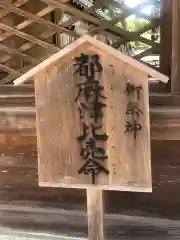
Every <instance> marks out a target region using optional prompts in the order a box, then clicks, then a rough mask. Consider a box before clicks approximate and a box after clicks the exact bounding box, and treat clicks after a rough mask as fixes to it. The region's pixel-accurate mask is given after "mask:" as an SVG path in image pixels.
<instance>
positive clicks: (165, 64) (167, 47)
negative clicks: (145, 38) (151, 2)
mask: <svg viewBox="0 0 180 240" xmlns="http://www.w3.org/2000/svg"><path fill="white" fill-rule="evenodd" d="M172 2H173V1H172V0H161V2H160V4H161V17H160V34H161V42H160V71H161V72H162V73H164V74H166V75H167V76H169V77H170V76H171V59H172V27H173V29H174V28H175V26H174V25H173V24H172ZM174 30H175V31H177V32H178V27H177V29H174Z"/></svg>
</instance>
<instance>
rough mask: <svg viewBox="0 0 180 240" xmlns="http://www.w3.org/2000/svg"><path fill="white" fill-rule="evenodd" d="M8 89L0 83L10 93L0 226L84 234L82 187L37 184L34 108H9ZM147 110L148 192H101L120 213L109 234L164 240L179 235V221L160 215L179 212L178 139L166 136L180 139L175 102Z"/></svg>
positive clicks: (2, 123)
mask: <svg viewBox="0 0 180 240" xmlns="http://www.w3.org/2000/svg"><path fill="white" fill-rule="evenodd" d="M10 89H11V87H9V86H5V87H4V88H2V87H1V88H0V94H2V93H3V94H6V93H7V91H8V92H9V95H10V96H11V100H8V101H9V103H8V106H6V107H1V108H0V222H1V225H3V226H7V227H11V228H17V229H19V228H21V229H29V231H30V230H32V229H34V230H37V231H38V230H41V231H47V232H56V233H57V232H58V233H64V234H65V235H67V233H69V234H72V235H74V236H84V237H86V236H87V219H86V217H85V216H86V215H85V211H86V192H85V191H84V190H73V189H52V188H45V189H44V188H39V187H38V181H37V150H36V128H35V108H34V107H32V106H30V105H29V104H28V105H27V106H26V105H24V107H22V106H20V104H18V105H17V107H16V108H14V107H13V106H14V102H13V96H12V95H13V94H11V93H10ZM22 89H24V90H23V91H24V93H23V94H25V93H26V94H31V93H32V91H31V90H32V89H31V88H30V87H25V88H24V87H23V86H22V87H20V88H19V87H16V88H13V91H14V92H15V94H20V92H21V91H22ZM13 91H12V92H13ZM31 99H32V104H33V102H34V97H32V96H31ZM3 101H4V100H3ZM11 101H12V105H11ZM4 103H5V101H4ZM150 110H151V111H150V112H151V137H152V141H151V147H152V179H153V193H152V194H150V193H126V192H124V193H123V192H106V193H105V204H106V213H115V214H118V215H119V218H118V219H117V218H116V217H115V218H112V220H105V229H106V232H107V234H108V237H109V239H113V238H114V239H121V238H122V239H132V237H134V238H135V237H136V238H137V239H150V240H151V239H152V240H154V239H157V240H159V239H165V240H166V239H167V240H169V239H175V237H179V235H180V233H179V227H180V223H179V221H178V220H177V221H171V220H165V219H166V218H170V219H179V216H180V202H179V197H180V177H179V176H180V174H179V173H180V161H179V156H180V148H179V146H180V140H176V141H170V140H168V139H179V136H180V132H179V129H180V121H179V119H180V111H179V107H178V106H176V107H173V106H167V107H162V106H154V107H151V109H150ZM155 139H157V140H155ZM120 202H121V204H120ZM49 208H50V209H49ZM62 209H63V210H62ZM64 209H66V210H68V211H66V210H64ZM70 210H76V211H72V212H71V211H70ZM81 211H84V213H83V214H82V213H81ZM81 215H83V216H84V217H81ZM124 215H126V216H124ZM127 215H131V216H134V217H128V216H127ZM137 216H141V217H142V218H141V217H137ZM144 217H145V218H144ZM150 217H152V218H153V217H154V218H155V219H149V218H150ZM157 218H158V220H157ZM163 218H164V219H163ZM105 219H106V218H105ZM173 237H174V238H173Z"/></svg>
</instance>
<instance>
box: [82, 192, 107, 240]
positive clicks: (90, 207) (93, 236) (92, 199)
mask: <svg viewBox="0 0 180 240" xmlns="http://www.w3.org/2000/svg"><path fill="white" fill-rule="evenodd" d="M86 194H87V218H88V239H89V240H104V239H105V236H104V191H102V190H101V189H87V190H86Z"/></svg>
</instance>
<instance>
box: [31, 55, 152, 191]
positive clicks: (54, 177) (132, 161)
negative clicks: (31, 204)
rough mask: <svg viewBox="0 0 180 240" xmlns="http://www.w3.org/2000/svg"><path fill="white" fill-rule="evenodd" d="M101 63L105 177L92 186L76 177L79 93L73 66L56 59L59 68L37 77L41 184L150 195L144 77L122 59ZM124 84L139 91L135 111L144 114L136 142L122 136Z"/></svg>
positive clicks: (105, 57) (104, 58)
mask: <svg viewBox="0 0 180 240" xmlns="http://www.w3.org/2000/svg"><path fill="white" fill-rule="evenodd" d="M100 58H101V63H102V65H103V68H104V70H103V73H102V76H101V82H102V84H103V86H104V92H103V95H104V96H106V97H107V99H106V101H105V102H104V103H105V104H106V106H107V107H106V108H105V112H104V117H103V128H104V129H103V133H104V132H107V133H108V135H109V138H108V140H107V142H106V149H107V152H108V159H107V160H106V161H105V164H104V166H105V168H106V169H109V174H103V173H102V174H99V175H98V177H97V178H96V184H95V185H93V186H92V177H91V176H87V175H86V176H84V175H83V174H78V171H77V170H78V169H80V168H81V166H82V159H81V158H80V157H79V156H80V149H79V144H78V142H77V140H76V137H78V136H80V135H81V134H82V133H83V130H82V129H81V124H80V118H79V110H78V107H77V106H76V104H75V103H74V99H75V98H76V96H77V93H78V91H77V87H76V83H77V79H76V77H74V76H73V71H74V69H73V68H72V67H71V65H70V64H69V67H67V63H66V62H65V63H64V64H62V63H61V59H59V62H58V63H57V64H55V65H54V66H52V67H51V68H47V69H45V70H44V71H43V72H40V73H39V74H37V75H36V76H35V95H36V123H37V139H38V141H37V143H38V160H39V184H40V186H49V187H70V188H71V187H74V188H87V187H88V188H89V187H93V188H99V189H104V190H121V191H137V192H139V191H140V192H151V190H152V184H151V153H150V129H149V102H148V75H147V74H146V73H144V72H141V71H139V70H137V69H136V68H135V67H132V66H131V65H127V64H125V63H124V62H123V58H122V61H121V60H118V61H117V59H115V58H114V57H110V56H109V55H108V54H106V52H102V53H101V54H100ZM110 63H111V64H112V65H113V70H112V69H111V68H110V67H109V64H110ZM109 79H111V82H109ZM137 79H138V80H137ZM118 80H119V81H118ZM128 80H130V81H131V82H132V83H134V84H135V85H140V86H141V87H142V91H141V93H140V100H139V108H140V109H141V111H142V113H143V114H142V115H141V117H140V124H142V126H143V127H142V130H141V131H140V132H139V133H138V137H137V139H136V140H134V138H133V135H132V134H128V133H127V134H124V126H125V124H126V120H127V119H125V118H124V114H125V112H126V108H127V107H126V105H127V103H128V101H127V98H126V95H125V94H124V91H125V86H126V82H127V81H128ZM117 102H118V104H117ZM62 109H63V111H62ZM61 136H63V138H62V137H61ZM118 143H119V144H118ZM69 147H70V148H69Z"/></svg>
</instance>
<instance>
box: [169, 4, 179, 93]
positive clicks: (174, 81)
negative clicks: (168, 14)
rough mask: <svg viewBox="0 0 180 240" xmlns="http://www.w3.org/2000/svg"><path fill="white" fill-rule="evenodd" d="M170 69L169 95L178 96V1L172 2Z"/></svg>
mask: <svg viewBox="0 0 180 240" xmlns="http://www.w3.org/2000/svg"><path fill="white" fill-rule="evenodd" d="M172 4H173V18H172V19H173V20H172V68H171V93H172V94H180V27H179V25H180V1H179V0H172Z"/></svg>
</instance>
